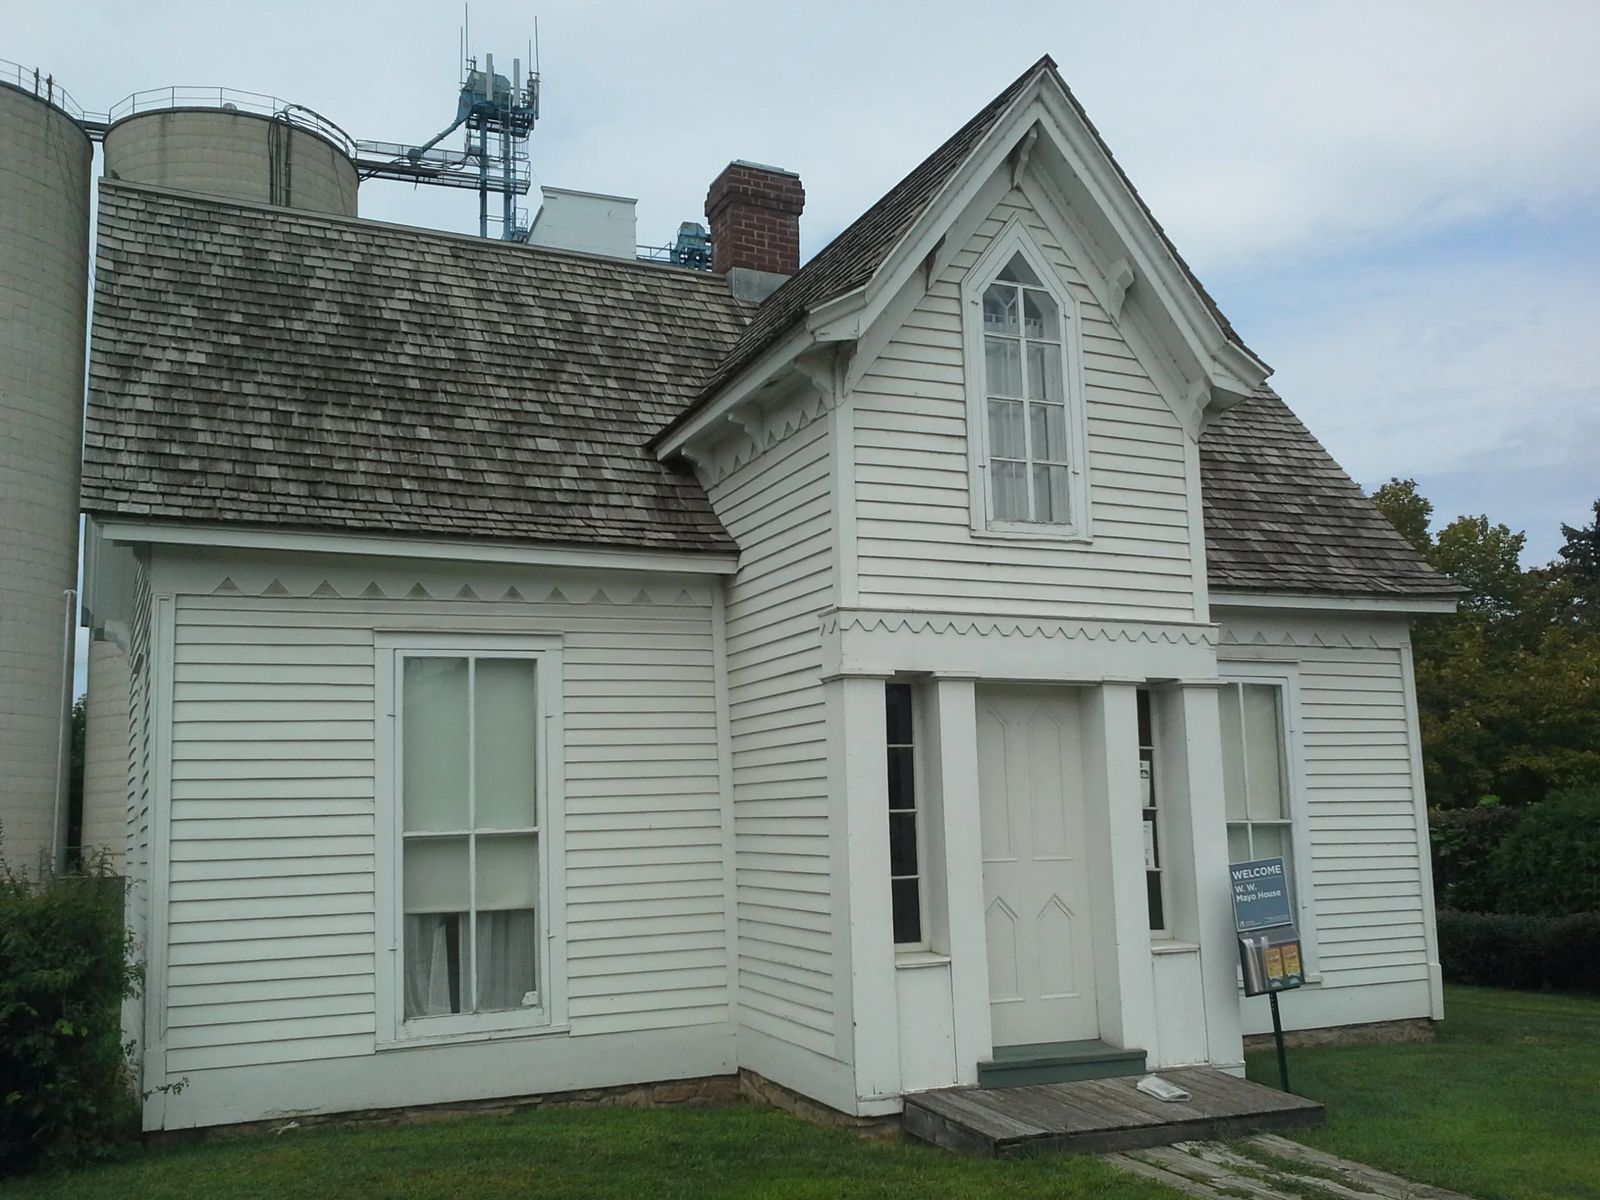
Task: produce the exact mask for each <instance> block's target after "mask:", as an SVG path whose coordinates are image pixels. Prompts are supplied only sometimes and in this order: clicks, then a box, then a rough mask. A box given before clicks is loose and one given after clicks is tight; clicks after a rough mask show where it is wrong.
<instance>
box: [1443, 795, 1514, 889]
mask: <svg viewBox="0 0 1600 1200" xmlns="http://www.w3.org/2000/svg"><path fill="white" fill-rule="evenodd" d="M1526 811H1527V810H1526V809H1520V808H1506V807H1504V806H1503V805H1501V803H1500V802H1499V800H1497V799H1496V798H1495V797H1493V796H1485V797H1484V798H1483V799H1482V800H1480V801H1479V802H1478V805H1477V807H1476V808H1435V809H1433V810H1431V811H1430V812H1429V813H1428V836H1429V843H1430V845H1431V847H1432V850H1433V889H1434V894H1435V895H1436V896H1437V897H1438V899H1439V904H1440V905H1441V906H1443V907H1445V908H1454V909H1460V910H1463V911H1467V912H1493V911H1494V908H1495V904H1496V900H1497V897H1498V891H1499V883H1498V880H1497V879H1496V876H1495V872H1494V863H1495V852H1496V851H1497V850H1498V849H1499V848H1500V844H1501V843H1502V842H1504V841H1505V839H1506V837H1507V835H1508V834H1510V833H1511V831H1512V830H1513V829H1515V828H1516V827H1517V822H1518V821H1520V820H1521V819H1522V816H1523V814H1524V813H1525V812H1526Z"/></svg>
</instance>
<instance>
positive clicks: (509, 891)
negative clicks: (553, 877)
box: [478, 833, 539, 915]
mask: <svg viewBox="0 0 1600 1200" xmlns="http://www.w3.org/2000/svg"><path fill="white" fill-rule="evenodd" d="M538 847H539V838H538V836H537V835H536V834H531V833H519V834H500V835H498V836H495V835H484V836H481V837H479V838H478V912H479V914H480V915H481V914H482V913H485V912H494V911H497V910H500V909H508V908H534V907H535V906H536V905H537V903H538V895H539V856H538Z"/></svg>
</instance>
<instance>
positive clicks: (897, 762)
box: [888, 746, 917, 808]
mask: <svg viewBox="0 0 1600 1200" xmlns="http://www.w3.org/2000/svg"><path fill="white" fill-rule="evenodd" d="M888 753H889V807H890V808H915V807H916V806H917V791H916V788H917V780H916V763H915V760H914V758H913V756H914V755H915V754H916V751H915V750H913V749H911V747H910V746H895V747H892V748H891V749H890V750H889V752H888Z"/></svg>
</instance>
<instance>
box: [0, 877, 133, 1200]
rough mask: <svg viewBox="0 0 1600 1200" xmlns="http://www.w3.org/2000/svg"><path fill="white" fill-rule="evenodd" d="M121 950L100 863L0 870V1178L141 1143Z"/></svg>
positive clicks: (118, 906) (127, 976)
mask: <svg viewBox="0 0 1600 1200" xmlns="http://www.w3.org/2000/svg"><path fill="white" fill-rule="evenodd" d="M128 948H129V947H128V940H127V935H126V933H125V932H124V930H123V925H122V882H121V880H119V879H118V878H117V877H116V876H115V875H112V874H111V873H110V872H109V871H108V870H107V868H106V866H105V864H104V863H103V862H101V863H94V864H90V865H89V867H88V868H87V869H86V870H83V871H79V872H74V873H72V874H64V875H55V874H51V873H48V872H46V873H44V874H42V875H23V874H17V873H14V872H12V871H11V870H10V869H9V868H7V867H6V866H5V864H4V862H3V861H0V1176H4V1175H11V1174H16V1173H19V1172H22V1171H28V1170H34V1169H36V1168H40V1167H64V1166H71V1165H75V1164H78V1163H83V1162H89V1161H93V1160H96V1159H100V1158H105V1157H108V1156H109V1155H111V1154H112V1153H113V1152H114V1151H115V1150H116V1149H117V1148H118V1146H119V1145H120V1144H122V1143H123V1142H125V1141H126V1140H127V1139H128V1138H130V1137H131V1136H133V1135H135V1134H136V1133H137V1132H138V1102H137V1099H136V1098H135V1096H134V1094H133V1090H132V1081H131V1078H130V1076H129V1073H128V1069H127V1065H126V1053H125V1050H124V1047H123V1044H122V1028H121V1017H122V1012H121V1009H122V1002H123V1000H124V999H126V998H127V997H129V996H131V995H134V994H135V993H136V990H137V983H138V979H137V972H136V969H135V967H134V966H133V964H132V962H131V960H130V958H129V954H128Z"/></svg>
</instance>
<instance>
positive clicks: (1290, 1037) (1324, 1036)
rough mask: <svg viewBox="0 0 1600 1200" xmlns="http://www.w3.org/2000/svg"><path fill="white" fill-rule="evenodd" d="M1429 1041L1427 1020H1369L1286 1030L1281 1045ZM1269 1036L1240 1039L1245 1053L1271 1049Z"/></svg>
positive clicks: (1386, 1043)
mask: <svg viewBox="0 0 1600 1200" xmlns="http://www.w3.org/2000/svg"><path fill="white" fill-rule="evenodd" d="M1431 1041H1433V1022H1432V1021H1431V1020H1429V1019H1428V1018H1427V1017H1411V1018H1408V1019H1407V1020H1404V1021H1369V1022H1368V1023H1366V1024H1364V1025H1329V1026H1326V1027H1325V1028H1322V1029H1286V1030H1284V1033H1283V1044H1284V1045H1285V1046H1294V1047H1303V1046H1392V1045H1397V1044H1399V1043H1401V1042H1431ZM1273 1045H1274V1043H1273V1040H1272V1035H1271V1034H1270V1033H1252V1034H1250V1035H1249V1036H1248V1037H1246V1038H1245V1039H1244V1048H1245V1050H1246V1051H1256V1050H1271V1049H1272V1048H1273Z"/></svg>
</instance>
